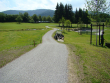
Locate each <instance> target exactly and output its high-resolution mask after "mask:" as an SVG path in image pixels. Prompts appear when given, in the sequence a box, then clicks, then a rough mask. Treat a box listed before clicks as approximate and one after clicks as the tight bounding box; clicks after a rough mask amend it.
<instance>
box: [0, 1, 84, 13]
mask: <svg viewBox="0 0 110 83" xmlns="http://www.w3.org/2000/svg"><path fill="white" fill-rule="evenodd" d="M60 2H62V3H63V4H64V5H65V4H72V6H73V9H74V10H75V9H76V8H79V7H80V8H83V7H84V6H85V5H84V3H85V0H0V12H1V11H5V10H10V9H11V10H35V9H52V10H55V7H56V5H57V3H60Z"/></svg>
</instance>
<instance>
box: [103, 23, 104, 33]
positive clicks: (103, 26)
mask: <svg viewBox="0 0 110 83" xmlns="http://www.w3.org/2000/svg"><path fill="white" fill-rule="evenodd" d="M103 32H104V23H103Z"/></svg>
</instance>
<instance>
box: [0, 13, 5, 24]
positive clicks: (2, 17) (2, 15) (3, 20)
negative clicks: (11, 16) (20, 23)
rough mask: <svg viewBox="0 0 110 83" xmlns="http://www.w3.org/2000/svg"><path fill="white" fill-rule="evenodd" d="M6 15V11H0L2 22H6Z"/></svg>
mask: <svg viewBox="0 0 110 83" xmlns="http://www.w3.org/2000/svg"><path fill="white" fill-rule="evenodd" d="M5 17H6V16H5V14H4V13H0V22H5Z"/></svg>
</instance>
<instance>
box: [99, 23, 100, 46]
mask: <svg viewBox="0 0 110 83" xmlns="http://www.w3.org/2000/svg"><path fill="white" fill-rule="evenodd" d="M99 45H100V24H99Z"/></svg>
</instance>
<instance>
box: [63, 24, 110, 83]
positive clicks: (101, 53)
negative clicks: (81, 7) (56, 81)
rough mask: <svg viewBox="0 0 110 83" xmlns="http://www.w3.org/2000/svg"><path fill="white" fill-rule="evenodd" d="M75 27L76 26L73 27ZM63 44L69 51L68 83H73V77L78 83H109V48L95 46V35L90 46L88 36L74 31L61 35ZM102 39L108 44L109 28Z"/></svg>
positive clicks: (109, 37)
mask: <svg viewBox="0 0 110 83" xmlns="http://www.w3.org/2000/svg"><path fill="white" fill-rule="evenodd" d="M73 26H76V25H73ZM63 34H64V36H65V38H64V44H66V45H67V47H68V49H69V50H70V54H69V67H70V75H69V81H70V82H69V83H74V81H75V80H74V75H76V76H77V79H78V82H79V83H110V48H107V47H105V46H104V47H101V46H99V45H98V46H96V35H93V38H92V40H93V41H92V45H90V35H89V34H82V35H79V34H78V33H77V32H74V31H70V32H68V31H66V30H65V32H64V33H63ZM104 38H105V40H106V41H107V42H110V28H109V27H106V28H105V35H104Z"/></svg>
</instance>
